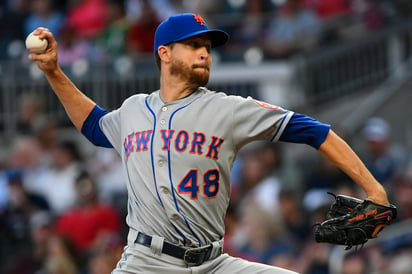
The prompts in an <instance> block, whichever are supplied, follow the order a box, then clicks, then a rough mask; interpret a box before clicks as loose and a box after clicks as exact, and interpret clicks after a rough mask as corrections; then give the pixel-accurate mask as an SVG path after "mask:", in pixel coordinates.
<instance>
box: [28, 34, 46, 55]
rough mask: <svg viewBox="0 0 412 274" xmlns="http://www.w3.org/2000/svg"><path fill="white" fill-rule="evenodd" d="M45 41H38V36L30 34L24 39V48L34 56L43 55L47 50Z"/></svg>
mask: <svg viewBox="0 0 412 274" xmlns="http://www.w3.org/2000/svg"><path fill="white" fill-rule="evenodd" d="M47 44H48V43H47V39H40V38H39V36H38V35H34V34H33V32H32V33H30V34H29V35H28V36H27V38H26V48H27V49H28V50H29V51H30V52H31V53H35V54H41V53H43V52H44V51H45V50H46V48H47Z"/></svg>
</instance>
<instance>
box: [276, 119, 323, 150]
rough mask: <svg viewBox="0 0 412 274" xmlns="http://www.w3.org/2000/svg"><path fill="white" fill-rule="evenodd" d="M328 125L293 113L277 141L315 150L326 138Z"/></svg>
mask: <svg viewBox="0 0 412 274" xmlns="http://www.w3.org/2000/svg"><path fill="white" fill-rule="evenodd" d="M329 130H330V125H328V124H323V123H321V122H319V121H317V120H315V119H313V118H311V117H309V116H306V115H303V114H299V113H294V114H293V116H292V118H291V119H290V120H289V122H288V124H287V125H286V127H285V130H284V131H283V132H282V135H281V136H280V138H279V140H280V141H284V142H290V143H301V144H307V145H310V146H312V147H314V148H316V149H319V147H320V146H321V145H322V143H323V142H324V141H325V139H326V136H328V133H329Z"/></svg>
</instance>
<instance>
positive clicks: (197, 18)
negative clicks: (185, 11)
mask: <svg viewBox="0 0 412 274" xmlns="http://www.w3.org/2000/svg"><path fill="white" fill-rule="evenodd" d="M193 18H194V19H195V20H196V22H198V23H199V24H200V25H202V26H204V25H205V20H203V18H202V16H200V15H197V14H193Z"/></svg>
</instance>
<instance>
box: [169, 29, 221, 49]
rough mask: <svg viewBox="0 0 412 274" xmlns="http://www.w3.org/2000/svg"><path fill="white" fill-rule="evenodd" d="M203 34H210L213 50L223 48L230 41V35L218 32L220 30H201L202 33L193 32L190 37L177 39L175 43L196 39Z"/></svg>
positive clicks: (185, 36)
mask: <svg viewBox="0 0 412 274" xmlns="http://www.w3.org/2000/svg"><path fill="white" fill-rule="evenodd" d="M202 34H208V35H209V37H210V41H211V42H212V48H215V47H218V46H222V45H224V44H225V43H226V42H227V41H228V40H229V34H227V33H226V32H225V31H223V30H218V29H210V30H201V31H196V32H192V33H190V34H188V35H184V36H181V37H179V38H177V39H175V40H174V41H173V42H179V41H182V40H185V39H188V38H191V37H195V36H198V35H202Z"/></svg>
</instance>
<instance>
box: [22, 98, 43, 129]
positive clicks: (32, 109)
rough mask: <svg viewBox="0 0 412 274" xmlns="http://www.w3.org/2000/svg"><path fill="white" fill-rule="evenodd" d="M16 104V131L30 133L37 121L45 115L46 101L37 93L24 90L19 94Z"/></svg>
mask: <svg viewBox="0 0 412 274" xmlns="http://www.w3.org/2000/svg"><path fill="white" fill-rule="evenodd" d="M18 104H19V106H18V107H19V108H18V111H19V120H18V125H17V127H18V131H19V132H20V133H21V134H30V135H32V134H33V133H34V129H35V126H36V123H37V121H38V120H40V119H42V118H43V117H44V116H45V115H46V102H45V100H44V98H43V97H42V96H41V95H39V94H36V93H34V92H25V93H23V94H21V95H20V97H19V100H18Z"/></svg>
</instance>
